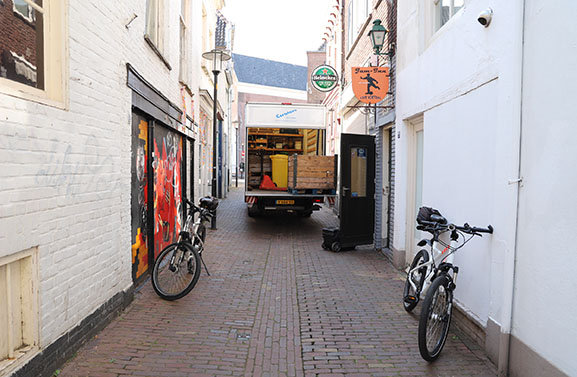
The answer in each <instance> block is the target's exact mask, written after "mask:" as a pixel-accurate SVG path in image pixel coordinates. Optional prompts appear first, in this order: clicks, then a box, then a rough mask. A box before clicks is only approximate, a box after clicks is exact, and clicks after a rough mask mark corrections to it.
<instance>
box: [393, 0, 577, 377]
mask: <svg viewBox="0 0 577 377" xmlns="http://www.w3.org/2000/svg"><path fill="white" fill-rule="evenodd" d="M562 5H563V6H562ZM433 6H434V2H433V1H425V2H423V1H417V0H410V1H399V2H398V41H397V46H398V49H397V72H398V79H397V108H396V113H397V120H396V127H397V135H396V148H397V149H396V150H397V159H396V185H397V188H398V189H397V191H396V196H395V214H394V221H395V225H394V229H395V234H394V238H393V240H394V241H393V247H394V248H395V249H396V250H397V251H405V252H406V262H407V263H409V262H410V261H411V260H412V257H413V255H414V252H415V246H413V245H414V243H415V242H414V234H413V229H414V228H415V225H416V223H415V217H416V212H415V209H416V204H415V203H416V202H418V201H419V200H418V198H416V192H420V191H419V190H418V189H417V188H416V186H420V188H421V189H422V205H426V206H431V207H434V208H437V209H439V210H440V211H441V213H442V214H443V215H444V216H445V217H447V219H448V220H449V221H451V222H455V223H460V224H462V223H464V222H468V223H469V224H474V225H477V226H483V227H484V226H487V225H488V224H492V225H493V227H494V228H495V233H494V234H493V235H490V236H484V237H483V238H482V239H480V238H477V239H475V240H473V241H471V242H470V243H469V244H467V246H465V248H464V249H463V250H462V251H460V252H458V253H457V255H456V257H455V263H456V264H457V265H459V266H460V267H461V270H460V275H459V281H458V282H457V289H456V292H455V294H456V301H457V303H458V306H459V307H460V308H462V309H463V310H464V311H465V312H466V313H467V314H468V315H469V316H470V318H472V319H473V320H474V321H475V322H477V324H479V325H480V326H481V327H483V328H484V329H486V331H487V334H486V336H487V348H488V349H489V353H490V355H491V356H492V358H493V359H494V360H495V361H496V362H498V365H499V368H500V369H501V370H502V369H503V368H507V367H509V365H508V362H509V355H508V349H509V345H508V343H507V342H506V341H505V340H504V339H506V337H503V336H501V335H499V329H500V332H501V333H504V334H508V333H511V334H512V335H513V336H514V337H515V338H517V339H519V340H520V341H521V342H522V343H523V344H524V345H525V346H526V347H528V349H531V350H532V351H533V352H534V353H536V354H537V355H539V356H540V357H542V358H543V359H545V360H546V361H547V362H548V363H550V364H551V365H553V366H554V367H556V368H558V369H559V370H561V371H562V372H564V373H567V374H569V375H575V374H577V360H576V359H575V358H574V350H575V349H577V340H576V339H577V336H576V335H577V324H576V323H575V321H574V320H572V318H575V316H576V315H577V304H575V302H574V300H571V299H569V300H568V299H567V293H568V292H573V291H574V288H576V287H577V286H576V285H575V284H576V283H575V277H574V275H575V274H574V273H572V271H571V270H570V268H571V267H570V266H572V265H573V263H574V262H576V261H577V254H575V253H572V252H570V251H569V250H570V249H571V247H570V245H571V240H570V235H571V232H570V230H571V229H573V228H575V226H576V225H577V219H576V217H575V215H574V212H575V209H576V208H577V202H576V200H575V195H574V194H572V192H573V191H574V188H575V187H577V173H575V169H574V168H573V165H574V161H575V160H576V157H577V152H575V148H574V146H575V145H576V143H575V142H576V141H577V140H576V138H577V130H576V129H575V127H572V126H571V123H572V122H571V121H572V120H573V118H574V117H573V116H572V114H573V112H574V108H575V103H577V101H576V99H577V95H576V94H575V90H574V89H573V86H574V83H575V82H577V80H576V78H577V77H575V76H576V74H575V71H574V67H575V63H576V59H577V42H576V41H577V32H576V29H575V27H574V25H573V23H572V19H571V17H572V15H574V14H576V11H577V6H576V5H575V4H573V3H571V4H569V3H567V2H561V1H553V2H550V1H544V0H525V1H523V0H515V1H508V2H495V1H490V0H469V1H465V6H464V8H463V9H461V10H460V11H459V12H457V13H456V14H455V15H454V16H453V17H452V18H451V19H450V20H449V21H448V22H447V23H446V24H445V25H444V26H443V27H442V28H440V29H439V30H437V31H435V26H434V22H433V19H434V12H433V10H434V9H433ZM488 7H491V8H492V9H493V12H494V15H493V19H492V22H491V24H490V25H489V27H487V28H485V27H483V26H481V25H480V24H479V23H478V22H477V16H478V14H479V13H480V12H481V11H482V10H485V9H487V8H488ZM524 9H525V10H524ZM523 38H524V39H525V45H524V46H523V43H522V42H523ZM421 126H422V128H423V149H422V157H423V165H422V181H421V182H422V185H419V184H418V183H416V182H417V181H418V179H417V180H416V178H415V175H416V174H417V173H416V172H417V170H416V165H415V158H416V149H415V148H416V141H415V140H416V134H415V129H418V127H421ZM521 130H522V131H521ZM521 134H522V136H521ZM521 137H522V142H520V138H521ZM519 156H521V170H520V171H519V162H520V161H519V160H520V159H519ZM519 176H521V177H523V181H522V184H521V185H520V186H519V184H517V183H515V181H516V180H517V178H518V177H519ZM417 196H418V195H417ZM517 203H519V209H517ZM488 325H489V327H490V328H494V326H495V325H496V328H497V333H496V334H495V333H493V332H492V330H490V329H489V330H487V326H488ZM511 352H516V351H515V350H514V349H513V348H512V349H511ZM512 356H514V355H512ZM496 359H498V361H497V360H496ZM517 367H518V366H517V365H513V363H512V362H511V365H510V368H511V373H515V371H516V369H515V368H517ZM517 373H519V372H517ZM530 373H538V372H537V371H535V370H534V371H530ZM517 375H521V374H517ZM525 375H527V374H525ZM535 375H538V374H535Z"/></svg>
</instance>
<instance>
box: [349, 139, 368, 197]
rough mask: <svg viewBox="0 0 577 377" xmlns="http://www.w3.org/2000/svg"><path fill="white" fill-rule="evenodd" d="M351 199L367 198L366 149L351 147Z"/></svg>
mask: <svg viewBox="0 0 577 377" xmlns="http://www.w3.org/2000/svg"><path fill="white" fill-rule="evenodd" d="M350 174H351V197H353V198H364V197H366V196H367V148H359V147H351V172H350Z"/></svg>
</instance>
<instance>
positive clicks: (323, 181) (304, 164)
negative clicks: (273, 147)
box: [288, 154, 337, 192]
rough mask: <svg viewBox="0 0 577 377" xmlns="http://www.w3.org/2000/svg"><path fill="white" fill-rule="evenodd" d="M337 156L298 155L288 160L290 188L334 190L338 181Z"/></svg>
mask: <svg viewBox="0 0 577 377" xmlns="http://www.w3.org/2000/svg"><path fill="white" fill-rule="evenodd" d="M336 171H337V167H336V159H335V156H312V155H306V156H303V155H297V154H294V155H292V156H289V159H288V188H289V189H290V190H293V191H297V192H298V190H334V189H336V186H337V181H336V176H337V175H336Z"/></svg>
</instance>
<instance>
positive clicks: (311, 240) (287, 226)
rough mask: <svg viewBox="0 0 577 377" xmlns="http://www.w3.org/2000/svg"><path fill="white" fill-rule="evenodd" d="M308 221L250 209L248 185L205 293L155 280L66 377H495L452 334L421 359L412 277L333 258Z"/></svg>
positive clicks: (355, 259)
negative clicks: (430, 358) (172, 296)
mask: <svg viewBox="0 0 577 377" xmlns="http://www.w3.org/2000/svg"><path fill="white" fill-rule="evenodd" d="M336 222H337V218H336V217H335V216H334V215H333V213H332V211H330V210H329V209H326V208H323V210H321V211H320V212H316V213H314V214H313V215H312V217H311V218H309V219H302V218H298V217H296V216H284V217H283V216H267V217H265V218H256V219H252V218H249V217H248V216H247V215H246V206H245V204H244V203H243V200H242V191H241V189H240V188H238V189H234V188H233V189H232V191H231V193H230V195H229V198H228V199H225V200H223V201H222V202H221V204H220V206H219V218H218V230H216V231H210V232H209V236H208V240H207V249H206V250H205V260H206V262H207V265H208V268H209V271H210V273H211V276H207V275H206V273H205V272H204V271H203V274H202V276H201V278H200V281H199V283H198V284H197V286H196V287H195V288H194V290H193V291H192V292H191V293H190V294H189V295H188V296H186V297H184V298H183V299H181V300H179V301H175V302H167V301H163V300H162V299H160V298H159V297H158V296H157V295H156V294H155V293H154V291H153V289H152V287H151V285H150V281H147V282H145V283H144V284H143V285H142V286H140V287H138V288H137V293H136V295H135V299H134V301H133V302H132V303H131V304H130V306H129V307H128V308H127V309H126V310H125V311H124V312H123V313H122V314H121V315H120V316H119V317H118V318H116V319H115V320H114V321H113V322H112V323H111V324H110V325H109V326H108V327H107V328H106V329H105V330H103V331H102V332H101V333H100V334H99V335H97V336H96V337H94V338H93V339H91V340H90V341H89V342H88V343H87V344H86V345H85V346H84V347H83V348H81V350H80V351H79V352H78V353H77V355H76V356H75V357H74V358H73V359H72V360H70V361H69V362H68V363H67V364H66V365H65V366H63V367H62V369H61V370H60V373H59V374H58V376H59V377H61V376H99V377H107V376H216V375H234V376H240V375H244V376H323V375H327V376H328V375H330V376H339V375H348V376H353V375H354V376H492V375H495V374H496V372H495V368H494V366H493V365H492V364H491V363H490V362H489V361H488V360H487V358H486V356H485V355H484V353H483V351H481V350H479V349H478V347H476V346H475V345H474V344H473V343H472V342H470V341H467V339H465V338H464V336H463V335H462V334H460V333H458V332H455V331H456V330H455V329H453V330H452V332H451V334H450V335H449V339H448V342H447V345H446V346H445V349H444V351H443V354H442V355H441V357H440V358H439V359H438V360H437V361H436V362H435V363H432V364H429V363H427V362H425V361H423V359H421V357H420V355H419V351H418V344H417V327H418V309H417V310H415V313H413V314H408V313H406V312H405V311H404V310H403V307H402V304H401V294H402V287H403V276H402V274H401V273H400V272H399V271H397V270H396V269H394V268H393V266H392V265H391V263H390V262H389V260H388V259H387V258H386V257H385V256H383V255H382V254H379V253H377V252H375V251H373V250H372V249H370V248H358V249H357V250H353V251H343V252H340V253H333V252H330V251H325V250H323V249H322V248H321V228H322V227H323V226H329V225H336Z"/></svg>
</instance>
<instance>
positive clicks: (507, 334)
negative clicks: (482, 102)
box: [497, 0, 526, 377]
mask: <svg viewBox="0 0 577 377" xmlns="http://www.w3.org/2000/svg"><path fill="white" fill-rule="evenodd" d="M525 2H526V0H519V2H518V6H519V8H520V9H519V13H518V14H520V15H521V19H520V25H519V27H518V28H517V38H515V40H517V41H520V44H519V46H518V48H517V49H516V50H517V56H516V59H515V61H518V62H519V67H520V73H519V77H518V79H519V82H518V85H517V86H516V87H517V88H518V91H517V93H515V94H516V95H517V96H518V101H519V102H518V103H519V107H518V111H519V114H518V136H519V141H518V143H519V144H518V156H517V158H518V161H517V162H518V166H517V178H516V179H513V180H511V181H510V182H509V184H516V185H517V190H516V201H517V203H516V213H515V240H514V245H513V251H512V254H511V255H508V258H507V259H506V260H505V266H504V274H503V278H504V280H505V281H504V284H503V286H504V292H503V316H502V318H503V324H502V326H501V336H500V339H499V361H498V366H497V368H498V374H499V376H500V377H506V376H508V375H509V367H510V364H509V361H510V358H511V336H512V332H513V331H512V326H513V316H514V303H515V276H516V263H517V252H518V250H517V247H518V245H519V242H518V240H519V207H520V205H519V201H520V200H519V199H520V190H521V185H522V176H521V174H522V169H521V168H522V166H521V165H522V162H521V158H522V145H523V144H522V140H523V74H524V53H525V8H526V7H525Z"/></svg>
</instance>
